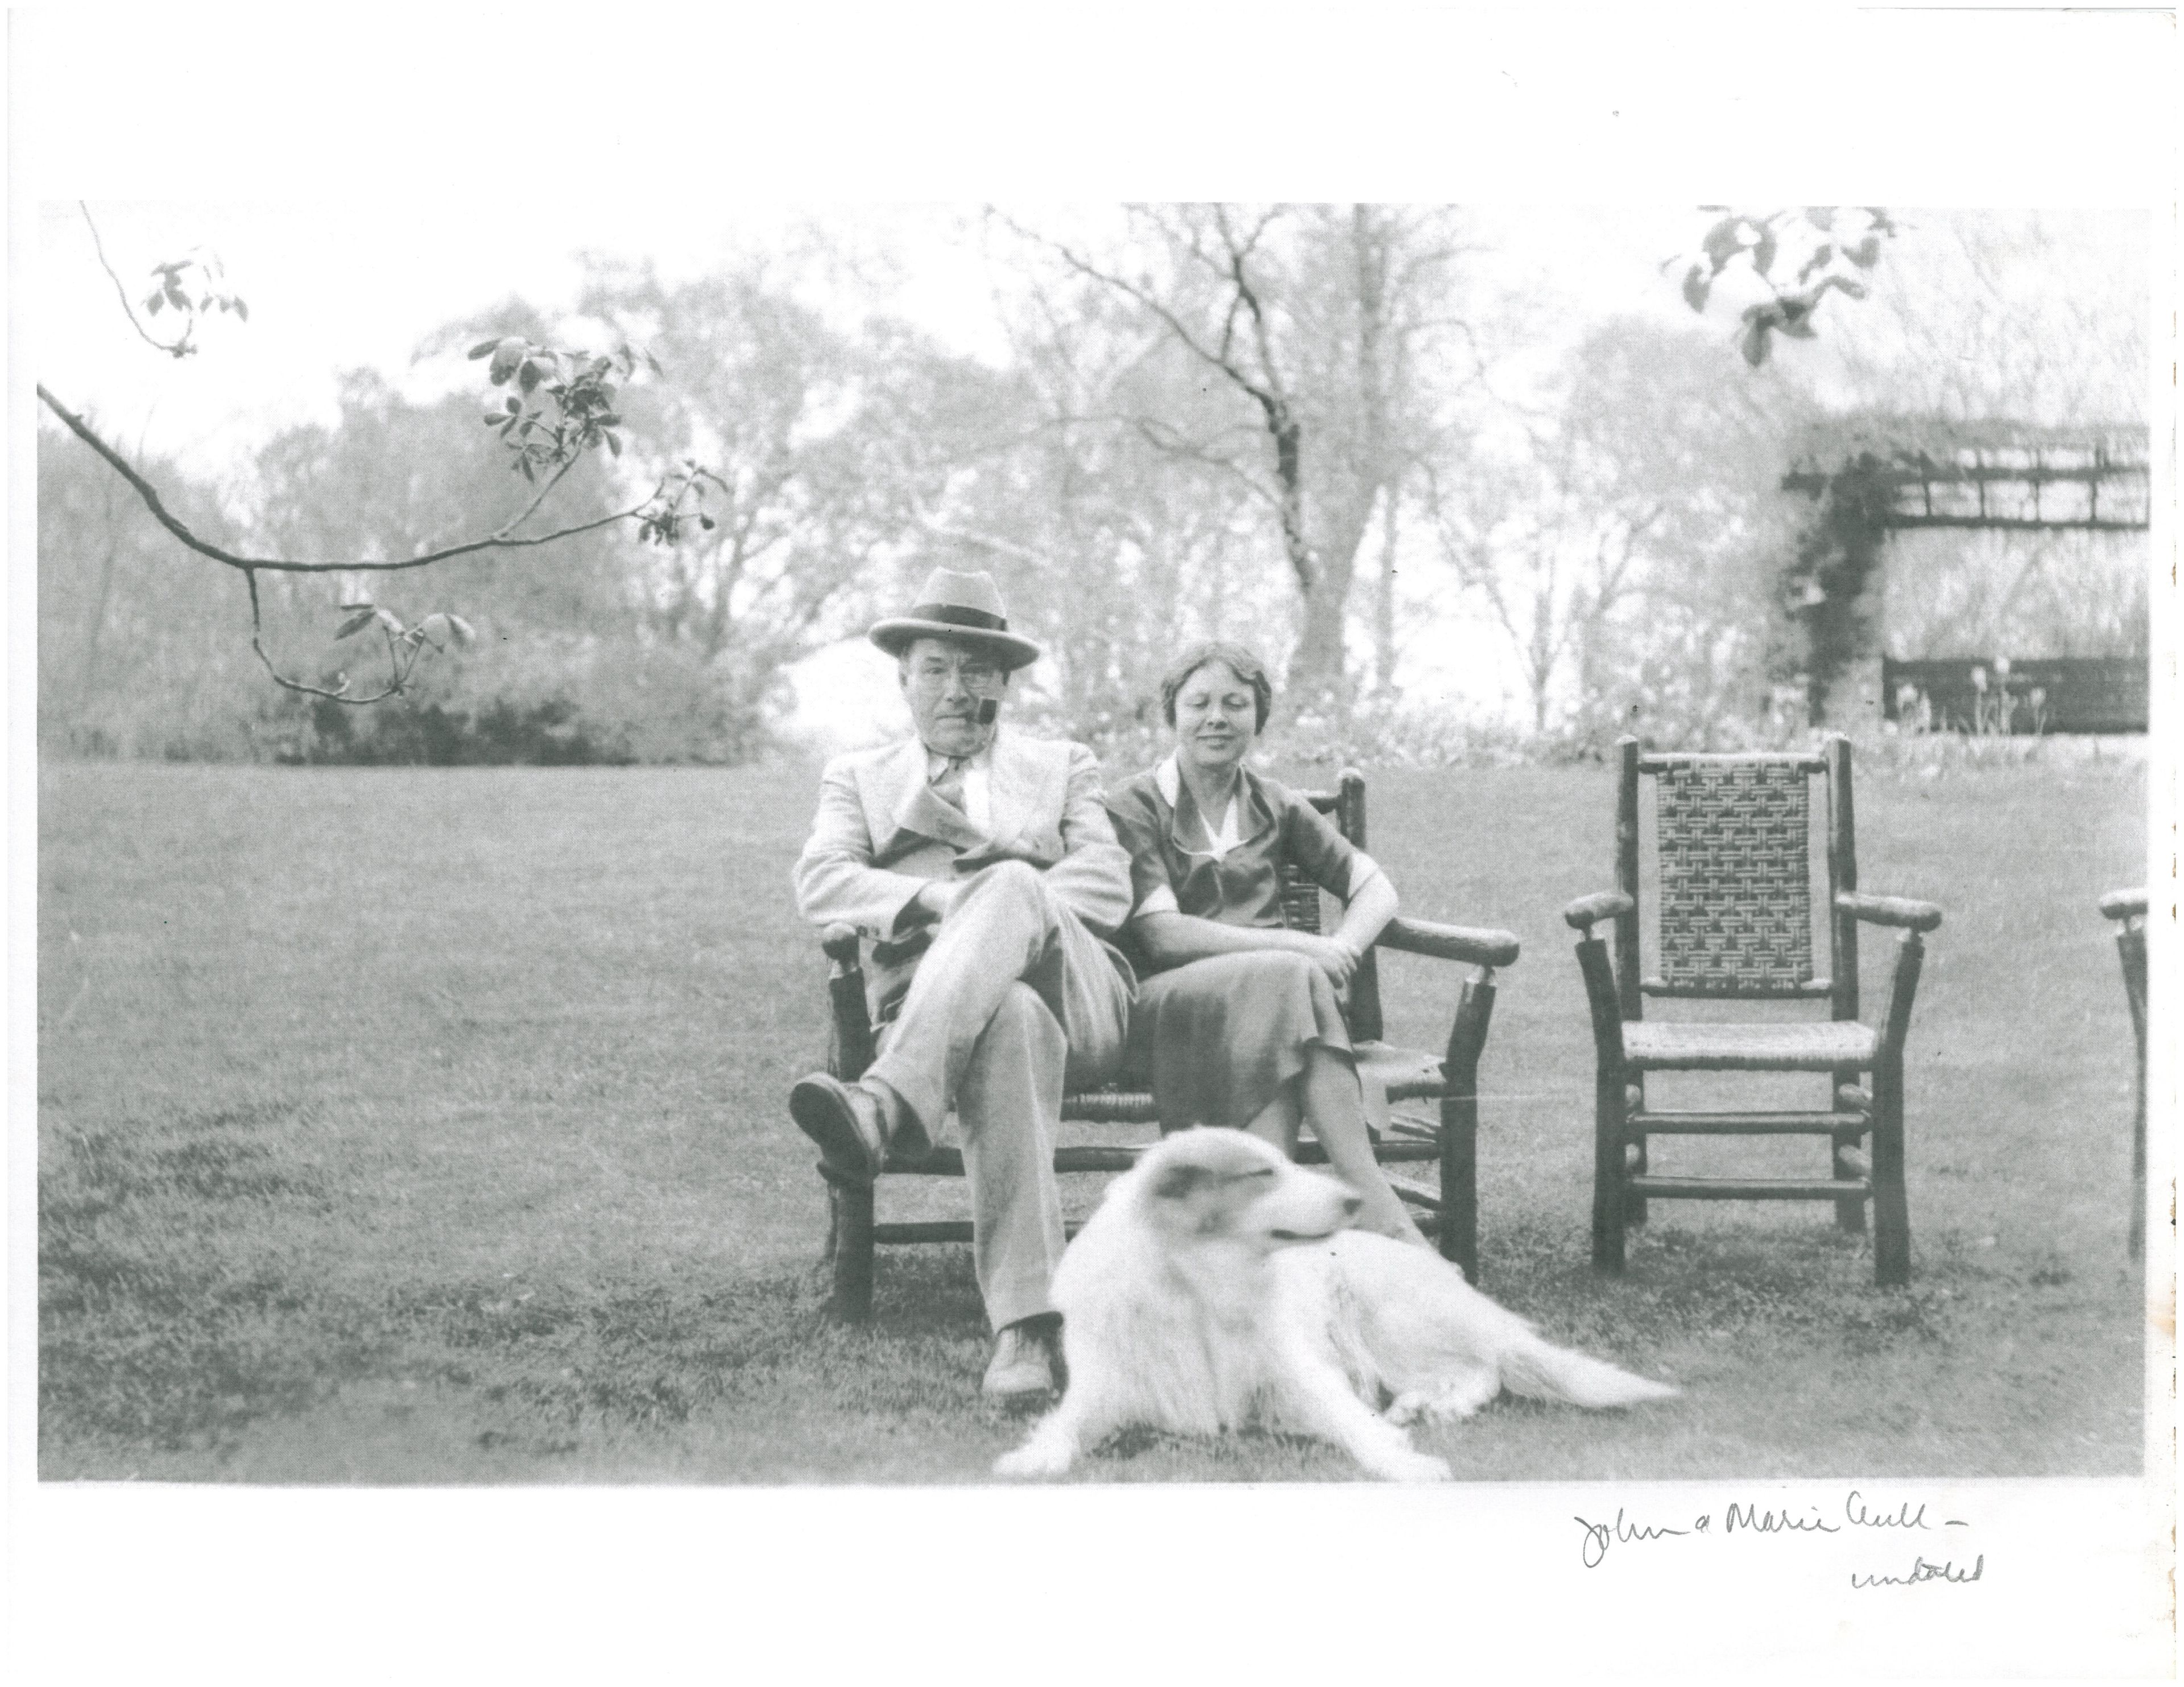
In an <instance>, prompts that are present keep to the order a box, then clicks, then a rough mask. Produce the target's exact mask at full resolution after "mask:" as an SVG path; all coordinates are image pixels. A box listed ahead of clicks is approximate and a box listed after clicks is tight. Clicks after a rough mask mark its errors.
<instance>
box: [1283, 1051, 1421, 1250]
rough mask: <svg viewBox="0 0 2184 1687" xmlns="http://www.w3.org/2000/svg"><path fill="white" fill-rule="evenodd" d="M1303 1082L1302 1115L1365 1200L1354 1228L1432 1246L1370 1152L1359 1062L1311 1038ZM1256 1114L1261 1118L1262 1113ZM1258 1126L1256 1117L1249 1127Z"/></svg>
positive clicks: (1338, 1169) (1341, 1173)
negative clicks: (1352, 1061) (1358, 1073)
mask: <svg viewBox="0 0 2184 1687" xmlns="http://www.w3.org/2000/svg"><path fill="white" fill-rule="evenodd" d="M1302 1088H1303V1092H1304V1094H1303V1098H1302V1099H1303V1103H1304V1111H1305V1115H1306V1116H1307V1117H1308V1118H1309V1119H1311V1121H1312V1134H1313V1135H1314V1136H1316V1137H1318V1139H1319V1144H1320V1146H1321V1147H1322V1148H1324V1149H1325V1150H1327V1163H1328V1165H1329V1166H1331V1167H1332V1168H1333V1169H1334V1172H1335V1173H1336V1175H1338V1176H1339V1177H1340V1178H1341V1179H1342V1180H1343V1182H1345V1183H1347V1184H1349V1185H1350V1187H1351V1189H1355V1190H1356V1191H1357V1194H1358V1196H1359V1198H1360V1199H1361V1200H1363V1201H1364V1203H1365V1205H1364V1207H1363V1209H1362V1211H1360V1212H1359V1213H1358V1215H1357V1225H1358V1228H1360V1229H1362V1230H1372V1231H1377V1232H1378V1233H1379V1234H1381V1235H1383V1236H1392V1237H1393V1238H1395V1239H1396V1241H1398V1242H1415V1243H1417V1244H1418V1246H1420V1247H1421V1248H1430V1247H1431V1246H1432V1245H1433V1244H1432V1243H1430V1242H1429V1241H1427V1240H1426V1239H1425V1236H1424V1233H1422V1232H1421V1231H1420V1230H1419V1229H1418V1226H1417V1225H1416V1224H1414V1223H1412V1222H1411V1215H1410V1211H1409V1209H1407V1207H1405V1206H1404V1205H1403V1200H1402V1197H1401V1195H1398V1194H1396V1192H1395V1190H1394V1189H1390V1187H1389V1185H1388V1179H1387V1177H1386V1174H1385V1173H1384V1172H1382V1171H1381V1170H1380V1165H1379V1161H1376V1160H1374V1159H1373V1139H1372V1137H1371V1136H1370V1134H1368V1132H1367V1131H1366V1128H1365V1097H1364V1094H1363V1092H1362V1090H1361V1089H1360V1088H1358V1080H1357V1067H1356V1066H1352V1065H1351V1063H1350V1062H1349V1061H1346V1060H1345V1059H1344V1058H1343V1057H1342V1055H1339V1054H1337V1053H1336V1052H1335V1051H1334V1050H1332V1049H1329V1048H1327V1047H1325V1046H1323V1044H1318V1043H1314V1044H1312V1045H1310V1046H1309V1047H1308V1048H1307V1050H1305V1068H1304V1078H1303V1083H1302ZM1271 1111H1273V1109H1272V1108H1269V1109H1268V1112H1271ZM1265 1116H1266V1114H1265V1113H1262V1114H1261V1115H1260V1118H1264V1117H1265ZM1257 1127H1258V1120H1256V1119H1255V1120H1254V1121H1252V1128H1253V1129H1254V1130H1256V1129H1257ZM1292 1139H1294V1127H1292Z"/></svg>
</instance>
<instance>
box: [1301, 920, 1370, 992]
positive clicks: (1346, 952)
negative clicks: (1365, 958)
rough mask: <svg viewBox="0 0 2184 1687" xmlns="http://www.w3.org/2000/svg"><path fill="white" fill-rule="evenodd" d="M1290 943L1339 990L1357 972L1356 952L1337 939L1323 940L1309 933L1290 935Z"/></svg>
mask: <svg viewBox="0 0 2184 1687" xmlns="http://www.w3.org/2000/svg"><path fill="white" fill-rule="evenodd" d="M1290 942H1291V943H1292V944H1295V946H1296V947H1297V948H1298V949H1301V950H1302V951H1303V952H1304V955H1305V957H1306V958H1307V960H1310V961H1311V962H1312V965H1313V966H1317V967H1318V968H1319V970H1320V971H1321V972H1324V973H1326V974H1327V977H1328V982H1329V983H1331V984H1333V985H1334V987H1335V988H1337V989H1338V990H1339V989H1341V988H1343V987H1344V986H1346V984H1348V983H1349V982H1350V978H1351V974H1352V973H1354V972H1357V950H1356V949H1352V948H1351V946H1350V945H1349V944H1346V943H1344V942H1343V941H1342V940H1341V939H1340V938H1323V937H1318V936H1315V935H1313V934H1312V933H1309V932H1295V933H1290Z"/></svg>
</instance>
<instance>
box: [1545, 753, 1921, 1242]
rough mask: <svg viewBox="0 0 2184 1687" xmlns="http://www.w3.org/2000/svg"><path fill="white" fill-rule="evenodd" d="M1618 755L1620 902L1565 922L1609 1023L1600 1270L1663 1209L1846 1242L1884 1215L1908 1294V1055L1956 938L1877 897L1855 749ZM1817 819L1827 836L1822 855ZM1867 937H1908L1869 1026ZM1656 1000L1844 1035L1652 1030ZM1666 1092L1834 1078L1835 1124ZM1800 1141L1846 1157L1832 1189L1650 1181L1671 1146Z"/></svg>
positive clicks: (1830, 1118)
mask: <svg viewBox="0 0 2184 1687" xmlns="http://www.w3.org/2000/svg"><path fill="white" fill-rule="evenodd" d="M1617 749H1618V754H1619V768H1618V771H1619V784H1618V792H1617V800H1616V817H1615V883H1616V888H1614V889H1613V890H1611V891H1603V892H1602V893H1600V894H1597V895H1593V896H1587V897H1583V898H1580V899H1579V900H1577V901H1575V902H1573V903H1572V904H1570V905H1569V907H1568V909H1567V910H1564V913H1563V918H1564V919H1565V920H1566V921H1568V923H1569V925H1570V926H1571V927H1573V928H1574V929H1575V930H1576V931H1577V933H1579V938H1580V941H1579V943H1578V945H1577V958H1578V966H1579V967H1580V970H1581V971H1582V972H1583V973H1584V976H1585V995H1586V999H1587V1001H1588V1003H1589V1005H1590V1006H1591V1014H1592V1027H1593V1044H1594V1057H1595V1064H1596V1088H1595V1092H1594V1151H1593V1195H1592V1261H1593V1264H1594V1266H1595V1267H1596V1268H1597V1269H1599V1270H1602V1271H1604V1272H1620V1271H1621V1270H1622V1269H1623V1267H1624V1242H1625V1236H1626V1232H1627V1230H1628V1228H1629V1227H1630V1226H1631V1225H1633V1224H1641V1223H1643V1222H1645V1219H1646V1203H1647V1202H1648V1201H1649V1200H1655V1199H1674V1200H1815V1201H1829V1202H1832V1203H1834V1205H1835V1209H1836V1222H1838V1223H1839V1224H1840V1225H1841V1227H1842V1228H1844V1229H1846V1230H1861V1229H1863V1228H1864V1225H1865V1210H1866V1206H1867V1205H1868V1204H1870V1205H1871V1206H1872V1209H1873V1266H1874V1280H1875V1283H1880V1284H1884V1285H1886V1284H1896V1283H1904V1282H1907V1281H1908V1279H1909V1277H1910V1270H1911V1228H1910V1217H1909V1212H1908V1202H1907V1200H1906V1197H1905V1193H1904V1179H1903V1041H1904V1034H1905V1032H1906V1030H1907V1029H1908V1026H1909V1024H1910V1020H1911V1004H1912V998H1913V996H1914V994H1915V992H1916V991H1917V989H1918V985H1919V966H1920V965H1921V962H1922V960H1923V957H1924V955H1925V944H1924V936H1925V933H1928V932H1931V931H1932V930H1933V929H1935V927H1937V926H1939V925H1940V924H1941V923H1942V910H1940V909H1939V908H1936V906H1934V905H1932V904H1931V903H1927V902H1914V901H1909V900H1906V899H1901V898H1896V897H1886V896H1870V895H1867V894H1864V892H1863V891H1861V890H1860V889H1859V888H1858V854H1857V846H1856V826H1855V822H1854V819H1853V806H1852V799H1851V756H1850V744H1849V742H1848V740H1847V739H1845V738H1841V737H1839V736H1838V737H1833V738H1829V739H1828V740H1827V741H1826V743H1825V746H1824V748H1823V749H1821V750H1820V751H1819V753H1816V754H1815V753H1804V754H1750V755H1700V754H1641V752H1640V750H1639V748H1638V743H1637V741H1636V740H1635V738H1624V739H1623V740H1622V741H1621V742H1620V743H1619V744H1618V746H1617ZM1641 779H1651V780H1652V783H1653V787H1654V792H1653V801H1652V804H1651V805H1650V806H1651V810H1652V826H1651V827H1650V833H1651V837H1652V851H1651V853H1652V868H1653V871H1652V879H1653V881H1654V882H1655V884H1656V886H1657V888H1658V897H1657V898H1656V902H1655V907H1654V909H1653V910H1652V919H1651V921H1647V920H1646V919H1645V918H1644V917H1643V916H1644V912H1645V910H1644V909H1643V905H1642V904H1643V894H1642V892H1641V810H1643V808H1644V807H1645V806H1646V805H1641V796H1640V784H1641ZM1815 784H1817V785H1818V787H1819V798H1820V799H1819V805H1818V806H1817V808H1816V806H1815V805H1814V786H1815ZM1816 819H1820V820H1824V821H1825V842H1824V844H1823V846H1822V847H1821V848H1820V849H1818V850H1815V849H1814V847H1813V843H1814V838H1813V833H1814V822H1815V820H1816ZM1816 894H1817V896H1818V902H1817V906H1816V905H1815V895H1816ZM1816 914H1817V915H1818V916H1819V921H1818V923H1819V924H1821V925H1823V926H1824V927H1825V938H1824V939H1823V941H1825V944H1826V948H1825V951H1823V952H1824V953H1825V957H1826V960H1827V965H1828V971H1827V972H1826V974H1825V976H1820V975H1819V974H1818V973H1817V972H1816V970H1815V966H1814V953H1815V949H1816V948H1817V945H1816V944H1815V940H1814V935H1815V934H1814V926H1815V923H1816V921H1815V917H1814V916H1815V915H1816ZM1602 922H1606V923H1607V924H1609V925H1610V926H1611V927H1613V931H1614V933H1615V950H1614V957H1613V963H1612V964H1611V962H1610V960H1609V956H1608V952H1607V945H1606V944H1603V943H1602V941H1601V940H1600V938H1598V937H1597V936H1596V935H1595V934H1594V930H1593V928H1594V927H1595V926H1596V925H1598V924H1601V923H1602ZM1648 924H1650V925H1651V926H1652V927H1653V929H1654V932H1655V934H1656V935H1655V940H1654V942H1653V943H1652V945H1651V949H1652V960H1653V963H1654V968H1655V970H1653V971H1652V972H1648V971H1647V970H1646V967H1645V966H1644V964H1643V962H1642V960H1641V929H1642V928H1643V927H1646V925H1648ZM1861 925H1878V926H1882V927H1889V928H1891V929H1892V930H1895V931H1897V932H1899V933H1901V934H1902V935H1901V936H1900V937H1899V938H1898V939H1897V948H1896V956H1895V966H1894V970H1893V972H1892V976H1891V979H1890V983H1889V988H1888V992H1887V996H1886V999H1885V1000H1884V1001H1883V1003H1882V1004H1881V1008H1880V1013H1879V1015H1878V1016H1877V1018H1876V1020H1875V1023H1873V1024H1871V1025H1868V1024H1865V1023H1864V1022H1861V1021H1860V1020H1859V1018H1858V927H1860V926H1861ZM1649 996H1651V997H1684V998H1693V999H1708V1000H1713V1001H1731V1002H1781V1001H1791V1002H1794V1001H1797V1000H1800V999H1809V1000H1817V1001H1823V1002H1825V1003H1826V1004H1827V1006H1828V1010H1829V1016H1828V1017H1827V1018H1826V1019H1825V1020H1813V1019H1803V1020H1785V1019H1781V1018H1768V1017H1765V1016H1763V1015H1762V1016H1755V1019H1758V1021H1759V1022H1748V1023H1719V1022H1691V1021H1688V1020H1685V1021H1660V1020H1651V1019H1647V1018H1646V1016H1645V1002H1646V998H1647V997H1649ZM1657 1072H1812V1073H1816V1074H1825V1077H1826V1081H1827V1084H1828V1105H1825V1106H1824V1107H1819V1108H1813V1109H1810V1110H1774V1111H1751V1110H1749V1109H1747V1108H1737V1109H1735V1110H1729V1109H1724V1110H1720V1111H1681V1110H1669V1109H1662V1108H1658V1107H1654V1106H1651V1105H1648V1102H1647V1096H1646V1083H1647V1080H1648V1078H1649V1077H1650V1076H1651V1075H1652V1074H1654V1073H1657ZM1797 1134H1808V1135H1814V1136H1819V1137H1824V1138H1826V1139H1828V1141H1829V1143H1830V1147H1831V1150H1832V1158H1831V1162H1830V1166H1829V1173H1828V1175H1827V1176H1826V1177H1823V1178H1724V1177H1687V1176H1682V1175H1676V1176H1664V1175H1661V1174H1659V1173H1657V1172H1654V1171H1653V1170H1652V1167H1651V1166H1650V1164H1649V1150H1650V1145H1651V1139H1652V1138H1654V1137H1656V1136H1669V1135H1683V1136H1727V1135H1747V1136H1777V1135H1797ZM1862 1144H1863V1145H1862Z"/></svg>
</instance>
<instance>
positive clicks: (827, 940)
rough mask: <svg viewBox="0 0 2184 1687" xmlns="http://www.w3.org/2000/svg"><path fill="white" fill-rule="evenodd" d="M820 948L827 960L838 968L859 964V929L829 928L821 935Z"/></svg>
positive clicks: (848, 927)
mask: <svg viewBox="0 0 2184 1687" xmlns="http://www.w3.org/2000/svg"><path fill="white" fill-rule="evenodd" d="M819 947H820V948H821V949H822V950H823V951H825V953H826V956H827V960H832V961H833V962H835V963H836V964H837V965H838V966H855V965H856V964H857V928H856V927H855V926H829V927H827V929H826V930H825V931H824V932H822V933H820V934H819Z"/></svg>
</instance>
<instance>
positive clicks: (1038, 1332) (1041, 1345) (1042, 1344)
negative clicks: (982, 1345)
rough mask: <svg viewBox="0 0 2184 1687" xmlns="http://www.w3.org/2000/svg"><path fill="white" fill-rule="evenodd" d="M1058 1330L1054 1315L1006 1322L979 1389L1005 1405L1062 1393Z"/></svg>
mask: <svg viewBox="0 0 2184 1687" xmlns="http://www.w3.org/2000/svg"><path fill="white" fill-rule="evenodd" d="M1058 1333H1059V1332H1058V1331H1057V1330H1056V1327H1055V1320H1054V1318H1053V1317H1052V1316H1051V1315H1043V1316H1041V1317H1032V1318H1020V1319H1018V1320H1017V1322H1015V1323H1012V1324H1004V1325H1003V1326H1002V1327H1001V1328H1000V1330H999V1331H998V1332H997V1333H995V1337H994V1356H993V1357H992V1359H990V1360H989V1361H987V1364H986V1377H985V1380H984V1381H983V1382H982V1383H981V1384H979V1385H978V1392H979V1393H980V1394H982V1395H985V1397H986V1398H987V1399H988V1400H998V1401H999V1402H1000V1404H1002V1405H1003V1406H1030V1405H1034V1404H1035V1403H1037V1402H1038V1401H1039V1400H1045V1398H1046V1397H1047V1396H1048V1395H1052V1394H1055V1393H1057V1392H1059V1390H1060V1386H1061V1384H1060V1379H1059V1378H1058V1376H1057V1374H1056V1373H1057V1372H1058V1371H1059V1370H1060V1368H1061V1367H1060V1366H1059V1365H1058V1364H1057V1363H1056V1353H1055V1348H1056V1340H1055V1338H1056V1335H1057V1334H1058Z"/></svg>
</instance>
